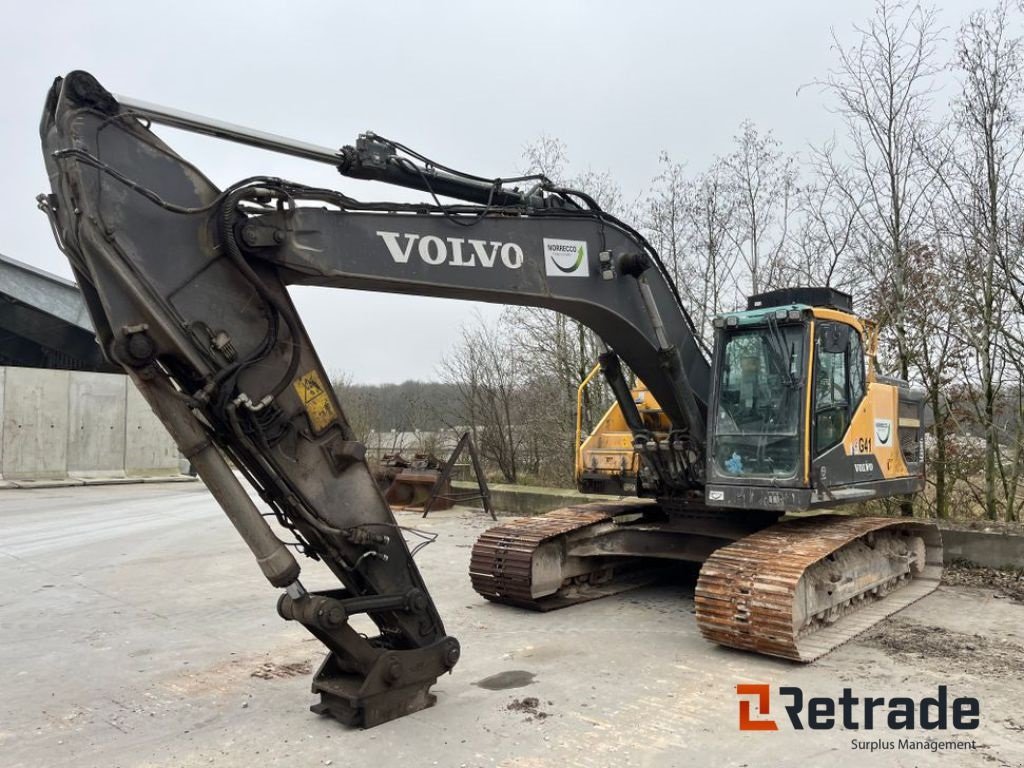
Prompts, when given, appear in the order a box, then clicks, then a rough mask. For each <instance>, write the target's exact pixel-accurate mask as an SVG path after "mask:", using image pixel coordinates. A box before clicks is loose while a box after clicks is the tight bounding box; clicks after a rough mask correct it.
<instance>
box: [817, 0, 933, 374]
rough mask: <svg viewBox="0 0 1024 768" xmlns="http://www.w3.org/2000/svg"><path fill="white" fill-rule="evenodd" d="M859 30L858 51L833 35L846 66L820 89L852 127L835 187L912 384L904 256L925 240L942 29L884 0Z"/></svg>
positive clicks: (924, 14) (923, 11)
mask: <svg viewBox="0 0 1024 768" xmlns="http://www.w3.org/2000/svg"><path fill="white" fill-rule="evenodd" d="M855 29H856V31H857V32H858V33H859V40H858V41H857V42H856V43H854V44H853V45H851V46H844V45H843V44H842V43H841V42H840V40H839V38H838V36H837V35H835V34H833V42H834V49H835V50H836V52H837V55H838V58H839V63H838V65H837V66H836V68H835V69H834V70H833V71H831V72H830V73H829V75H828V77H827V78H826V79H825V80H824V81H823V83H822V84H823V85H824V86H825V87H826V88H827V89H828V90H829V91H830V92H831V93H832V95H833V96H834V97H835V98H836V100H837V102H838V104H837V112H838V114H839V115H840V116H841V117H842V119H843V122H844V124H845V128H846V132H845V145H846V150H847V152H848V153H849V155H848V165H849V171H848V172H843V173H837V174H835V176H834V183H835V184H837V189H838V190H839V191H840V192H841V193H843V194H844V195H845V196H846V197H847V199H848V200H849V201H850V202H851V204H852V203H854V202H856V203H857V205H856V209H857V211H858V216H859V219H860V224H861V225H862V228H863V233H864V251H863V253H862V254H861V257H862V264H863V267H864V269H865V270H866V271H867V273H868V274H869V275H870V277H871V280H872V283H873V288H874V290H873V291H871V292H870V293H869V296H875V297H877V296H878V295H879V293H880V291H881V289H882V288H883V287H885V289H886V290H885V293H886V295H887V301H886V303H884V304H882V303H879V302H875V306H874V310H875V313H876V317H877V320H878V321H879V322H880V324H881V327H882V330H883V332H885V333H886V335H889V336H891V343H892V346H893V348H894V349H893V352H894V357H895V360H894V367H895V368H896V370H897V372H898V373H899V375H900V376H901V377H902V378H904V379H907V378H909V376H910V365H911V358H910V350H909V348H908V343H907V328H906V323H907V319H906V317H907V285H906V284H907V277H908V263H907V262H908V259H907V249H908V247H909V246H910V244H911V243H913V242H920V241H921V238H920V237H919V234H918V232H917V230H918V228H919V227H920V226H921V219H922V217H923V216H924V215H925V214H924V209H925V203H926V201H927V195H928V192H929V190H930V188H931V186H932V183H933V179H934V174H933V173H932V172H931V168H930V166H929V163H928V158H927V157H926V150H925V146H926V145H927V144H928V139H929V138H930V136H929V131H931V130H932V128H931V126H930V125H929V121H928V113H929V109H930V107H931V92H932V88H933V78H934V76H935V75H936V73H937V72H938V71H939V67H938V66H937V64H936V46H937V43H938V41H939V30H938V26H937V22H936V14H935V11H934V10H933V9H931V8H927V7H924V6H921V5H913V6H910V5H907V4H905V3H902V2H898V1H897V2H892V1H891V0H879V1H878V3H877V5H876V6H875V11H874V14H873V16H872V17H871V18H870V19H869V20H868V22H867V24H866V25H865V26H863V27H860V26H858V27H855ZM861 200H862V201H863V203H861V202H860V201H861ZM883 338H884V337H883Z"/></svg>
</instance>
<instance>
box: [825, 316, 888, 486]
mask: <svg viewBox="0 0 1024 768" xmlns="http://www.w3.org/2000/svg"><path fill="white" fill-rule="evenodd" d="M864 394H865V372H864V346H863V342H862V340H861V336H860V332H859V331H858V330H857V329H856V328H855V327H853V326H852V325H848V324H846V323H842V322H838V321H833V320H827V321H819V322H818V323H816V326H815V333H814V370H813V376H812V382H811V391H810V393H809V396H810V398H811V425H810V428H811V435H810V441H809V442H810V453H811V464H812V467H813V470H814V473H815V476H814V477H812V484H815V485H822V484H824V485H843V484H847V483H851V482H857V481H861V480H871V479H876V478H875V477H874V475H875V474H876V473H875V471H874V470H875V467H873V466H872V467H870V468H869V467H867V466H866V465H864V464H863V463H862V464H861V466H860V467H859V469H858V466H857V464H856V462H855V456H854V455H853V454H852V453H851V454H848V453H847V452H846V450H845V446H844V438H845V437H846V434H847V432H848V431H849V429H850V424H851V422H852V421H853V417H854V415H855V414H856V413H857V409H858V408H859V407H860V405H861V403H862V401H863V400H864Z"/></svg>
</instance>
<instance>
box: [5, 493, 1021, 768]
mask: <svg viewBox="0 0 1024 768" xmlns="http://www.w3.org/2000/svg"><path fill="white" fill-rule="evenodd" d="M401 517H402V522H404V523H407V524H415V525H419V524H420V521H419V519H418V517H417V516H415V515H413V514H411V513H402V516H401ZM487 524H488V521H487V520H486V519H485V518H484V517H483V516H482V515H479V514H473V513H470V512H468V511H465V510H452V511H448V512H443V513H434V514H432V515H431V518H430V519H429V520H427V521H425V522H424V523H423V526H424V527H425V528H429V529H431V530H435V531H437V532H438V533H439V534H440V537H439V540H438V542H437V543H436V544H434V545H432V546H430V547H427V548H426V549H425V550H424V551H423V552H421V554H420V555H419V556H418V560H419V562H420V566H421V568H422V569H423V571H424V572H425V574H426V578H427V582H428V584H429V585H430V587H431V589H432V591H433V594H434V598H435V600H436V601H437V603H438V607H439V608H440V611H441V615H442V616H443V617H444V618H445V621H446V624H447V627H448V629H449V631H450V632H451V633H453V634H454V635H456V636H457V637H458V638H459V639H460V640H461V642H462V646H463V657H462V661H461V662H460V664H459V666H458V667H457V668H456V670H455V674H454V675H452V676H450V677H445V678H443V679H442V680H441V681H440V682H439V684H438V685H437V686H436V688H435V691H436V692H437V694H438V697H439V702H438V705H437V706H436V707H434V708H432V709H430V710H426V711H424V712H420V713H417V714H415V715H412V716H410V717H406V718H404V719H402V720H399V721H396V722H392V723H389V724H386V725H384V726H381V727H379V728H376V729H373V730H370V731H354V730H348V729H345V728H344V727H342V726H340V725H338V724H337V723H335V722H333V721H331V720H327V719H321V718H318V717H316V716H314V715H312V714H311V713H309V712H308V711H307V709H306V708H307V706H308V705H309V704H310V703H311V700H312V697H311V695H310V693H309V677H310V671H311V668H312V667H314V666H315V665H316V664H317V662H318V660H319V658H320V655H321V650H320V647H319V645H318V644H317V643H316V642H314V641H312V640H311V639H310V638H309V637H307V636H306V635H305V633H304V632H303V631H302V630H301V629H300V628H299V627H298V626H296V625H294V624H288V623H285V622H284V621H281V620H280V619H278V618H277V616H276V614H275V611H274V603H275V599H276V596H275V594H274V591H273V590H272V589H270V588H269V587H268V586H267V585H266V584H265V583H264V581H263V579H262V577H261V575H260V574H259V571H258V569H257V568H256V566H255V564H254V563H253V562H252V560H251V558H250V556H249V554H248V552H247V551H246V550H245V549H244V547H243V545H242V543H241V541H240V540H239V539H238V538H237V536H236V534H235V533H234V531H233V529H232V528H231V527H230V525H229V524H228V523H227V521H226V520H225V519H223V518H222V517H221V515H220V513H219V511H218V510H217V508H216V506H215V504H214V502H213V501H212V499H211V498H210V496H209V495H208V494H207V493H206V491H205V490H204V489H203V488H202V486H199V485H195V486H180V485H172V486H110V487H93V488H89V487H86V488H60V489H50V490H26V491H23V490H17V491H4V492H2V493H0V583H2V584H3V587H4V589H3V592H2V593H0V670H2V674H3V680H4V685H3V696H2V697H0V765H3V766H5V767H6V768H14V767H15V766H31V767H32V768H36V766H65V765H66V766H76V767H79V766H104V767H106V766H192V765H218V766H220V765H223V766H252V765H259V766H272V765H289V766H316V765H333V766H346V767H348V766H352V767H355V766H391V765H396V766H404V767H407V768H412V767H413V766H421V765H425V766H431V765H438V766H462V765H465V766H506V767H507V768H541V767H542V766H558V767H559V768H561V767H562V766H579V767H587V768H596V767H603V766H626V765H628V766H675V765H689V764H696V765H715V766H725V765H732V766H762V765H765V766H790V765H791V766H797V765H799V766H818V765H830V766H847V765H902V766H918V765H933V764H937V763H939V762H940V761H941V762H942V764H943V765H967V766H999V765H1007V766H1018V765H1021V764H1022V762H1024V713H1022V712H1021V709H1020V708H1021V702H1022V700H1024V696H1022V694H1024V682H1022V680H1021V668H1022V663H1021V660H1022V659H1024V654H1022V651H1024V648H1022V646H1024V624H1022V621H1021V620H1022V619H1024V606H1021V605H1018V604H1014V603H1011V602H1009V601H1008V600H1005V599H996V598H995V597H994V594H993V593H992V592H990V591H987V590H984V589H975V590H972V591H968V590H965V589H963V588H957V589H950V588H945V587H943V588H941V589H940V590H939V591H938V592H937V593H935V594H934V595H932V596H929V597H928V598H926V599H924V600H923V601H921V602H919V603H918V604H916V605H915V606H912V607H911V608H909V609H907V610H906V611H904V612H903V613H901V614H900V615H899V618H898V622H897V623H895V624H893V625H891V627H890V629H889V631H888V632H886V633H883V634H882V635H880V636H877V637H875V639H863V638H862V639H858V640H855V641H854V642H851V643H849V644H847V645H846V646H844V647H843V648H841V649H839V650H838V651H836V652H834V653H833V654H831V655H830V656H828V657H826V658H825V659H824V660H822V661H819V662H818V663H816V664H814V665H811V666H803V667H800V666H795V665H793V664H790V663H784V662H779V661H775V660H770V659H763V658H758V657H755V656H751V655H747V654H743V653H738V652H734V651H729V650H725V649H721V648H717V647H713V646H710V645H708V644H706V643H705V642H704V641H703V640H702V639H701V638H700V636H699V634H698V632H697V629H696V627H695V624H694V619H693V616H692V615H691V611H692V608H693V600H692V597H693V579H692V576H691V577H685V578H681V579H680V580H679V582H678V583H676V584H672V585H664V586H658V587H651V588H646V589H643V590H639V591H636V592H633V593H630V594H625V595H619V596H616V597H612V598H607V599H605V600H601V601H597V602H593V603H589V604H586V605H580V606H575V607H573V608H570V609H567V610H564V611H557V612H554V613H550V614H531V613H526V612H521V611H517V610H514V609H509V608H505V607H501V606H495V605H491V604H488V603H486V602H485V601H484V600H482V599H481V598H479V597H478V596H477V595H476V594H475V593H474V592H473V591H472V590H471V588H470V586H469V582H468V578H467V576H466V567H467V563H468V559H469V549H470V546H471V543H472V541H473V539H474V537H475V535H476V534H477V533H478V532H479V531H480V530H481V529H483V528H484V527H486V526H487ZM320 573H321V574H322V572H320ZM313 574H314V569H312V568H309V569H307V571H306V575H305V577H304V579H305V581H306V583H307V586H310V587H313V588H316V587H318V586H324V585H325V579H323V578H320V579H318V578H317V577H316V576H315V575H313ZM318 581H320V582H321V583H320V584H318V583H317V582H318ZM908 638H909V639H911V642H909V643H908V642H905V641H907V640H908ZM915 638H919V639H922V642H920V643H918V642H917V640H916V639H915ZM503 672H522V673H528V674H521V675H507V676H506V678H512V679H513V680H514V679H515V678H520V680H521V682H526V681H528V680H530V679H531V677H530V676H531V675H532V682H530V683H529V684H528V685H525V686H524V687H519V688H509V689H504V690H489V689H487V688H486V687H481V686H480V685H477V683H479V682H480V681H482V680H485V679H486V678H488V677H489V676H492V675H495V674H498V673H503ZM743 682H762V683H769V684H771V685H772V686H773V687H777V686H779V685H797V686H801V687H802V688H803V689H804V690H805V692H806V694H807V695H808V696H811V695H822V696H826V695H827V696H838V695H839V694H840V693H841V690H842V688H843V687H844V686H848V687H852V688H853V689H854V692H855V694H859V695H874V696H886V697H891V696H899V695H907V696H914V697H922V696H926V695H929V694H934V692H935V690H936V686H937V685H939V684H940V683H944V684H947V685H949V686H950V691H951V693H952V694H953V695H970V696H975V697H977V698H979V699H980V702H981V708H982V712H981V720H982V724H981V727H980V728H979V729H978V730H977V731H974V732H972V733H971V734H970V736H972V737H973V738H974V739H975V740H976V742H977V746H978V748H977V750H975V751H970V752H948V753H945V754H936V753H932V752H927V751H906V750H892V751H883V752H875V753H873V754H869V753H865V752H863V751H857V750H854V749H852V747H851V739H852V738H858V739H895V738H898V737H899V736H900V735H901V734H900V733H893V732H887V731H878V730H876V731H874V732H873V733H870V734H868V733H867V732H865V731H842V730H836V731H806V730H805V731H800V732H797V731H793V730H792V729H791V728H790V727H789V726H788V725H787V724H783V725H781V726H780V730H779V731H777V732H774V733H764V732H760V733H758V732H755V733H749V732H739V731H738V729H737V700H736V695H735V686H736V684H737V683H743ZM527 697H535V698H536V699H537V700H538V702H537V706H536V710H537V711H538V712H543V713H546V715H547V716H546V717H544V716H541V715H539V714H534V713H533V712H532V711H517V710H516V709H509V706H510V705H513V706H515V705H517V704H519V705H521V702H522V700H523V699H524V698H527ZM527 710H530V708H529V707H527ZM776 710H777V706H776ZM773 711H774V710H773ZM776 713H777V714H781V713H778V712H776ZM935 734H936V732H934V731H932V732H925V731H918V732H916V733H915V734H911V735H912V737H914V738H917V739H924V738H926V737H928V736H929V735H931V736H934V735H935ZM944 738H958V739H960V740H964V739H965V736H964V735H959V736H952V737H950V736H945V737H944Z"/></svg>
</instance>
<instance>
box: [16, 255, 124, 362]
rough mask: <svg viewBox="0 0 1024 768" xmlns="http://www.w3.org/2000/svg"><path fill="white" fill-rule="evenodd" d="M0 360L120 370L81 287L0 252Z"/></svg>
mask: <svg viewBox="0 0 1024 768" xmlns="http://www.w3.org/2000/svg"><path fill="white" fill-rule="evenodd" d="M0 365H17V366H23V367H27V368H59V369H66V370H75V371H102V372H115V371H116V370H117V369H115V368H114V367H113V366H111V365H110V364H109V363H108V362H107V361H106V360H105V359H104V358H103V354H102V352H101V351H100V348H99V345H97V344H96V338H95V333H94V332H93V328H92V323H91V322H90V320H89V313H88V312H87V311H86V308H85V300H84V299H83V298H82V294H81V292H80V291H79V290H78V286H77V285H75V284H74V283H73V282H71V281H70V280H65V279H64V278H62V277H58V276H57V275H53V274H50V273H49V272H44V271H43V270H41V269H37V268H36V267H32V266H29V265H28V264H23V263H22V262H20V261H17V260H16V259H12V258H10V257H8V256H4V255H3V254H0Z"/></svg>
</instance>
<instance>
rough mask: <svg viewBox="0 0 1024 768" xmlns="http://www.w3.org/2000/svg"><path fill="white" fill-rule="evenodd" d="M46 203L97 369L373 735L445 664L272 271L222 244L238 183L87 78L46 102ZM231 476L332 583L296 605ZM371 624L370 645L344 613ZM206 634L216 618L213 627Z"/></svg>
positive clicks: (355, 446)
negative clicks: (80, 297)
mask: <svg viewBox="0 0 1024 768" xmlns="http://www.w3.org/2000/svg"><path fill="white" fill-rule="evenodd" d="M41 133H42V140H43V144H44V148H45V155H46V162H47V168H48V172H49V175H50V180H51V184H52V190H53V191H52V194H50V195H46V196H41V200H40V204H41V206H42V207H44V209H46V210H48V211H49V213H50V215H51V222H52V224H53V226H54V232H55V235H56V236H57V239H58V242H59V244H60V245H61V247H62V249H63V250H64V252H65V254H66V255H67V257H68V258H69V260H70V262H71V265H72V268H73V270H74V273H75V276H76V278H77V281H78V284H79V286H80V287H81V289H82V292H83V294H84V296H85V299H86V302H87V305H88V308H89V312H90V315H91V316H92V319H93V322H94V325H95V328H96V333H97V337H98V341H99V342H100V344H101V346H102V347H103V350H104V353H105V354H106V355H107V357H108V358H109V359H110V360H111V361H112V362H114V363H115V364H117V365H119V366H120V367H121V368H123V369H124V371H125V372H126V373H127V374H128V375H129V376H130V377H131V378H132V379H133V381H134V382H135V384H136V385H137V386H138V388H139V390H140V391H141V392H142V394H143V395H144V396H145V398H146V400H147V401H148V402H149V404H150V406H151V407H152V408H153V410H154V411H155V412H156V413H157V415H158V416H159V417H160V418H161V420H162V422H163V423H164V425H165V426H166V427H167V429H168V431H169V432H170V434H171V435H172V437H173V438H174V439H175V441H176V442H177V444H178V446H179V447H180V449H181V450H182V452H183V453H184V455H185V456H186V457H187V458H188V459H189V460H190V461H191V462H192V464H193V466H194V467H195V468H196V470H197V471H198V473H199V475H200V476H201V477H202V478H203V480H204V481H205V482H206V484H207V485H208V486H209V488H210V490H211V492H212V493H213V495H214V496H215V498H216V499H217V501H218V502H219V503H220V505H221V506H222V507H223V509H224V511H225V513H226V514H227V516H228V517H229V519H230V520H231V522H232V523H233V524H234V525H235V527H236V528H237V529H238V532H239V533H240V534H241V536H242V537H243V539H244V540H245V542H246V544H248V546H249V548H250V549H251V550H252V552H253V554H254V555H255V557H256V559H257V562H258V563H259V566H260V568H261V569H262V571H263V573H264V575H265V576H266V578H267V580H268V581H270V583H271V584H272V585H274V586H275V587H278V588H280V589H282V590H283V592H282V594H281V597H280V600H279V602H278V612H279V613H280V614H281V616H282V617H284V618H286V619H289V620H294V621H297V622H299V623H301V624H302V625H303V626H305V627H306V628H307V629H308V630H309V631H310V632H311V633H312V634H313V635H315V636H316V637H317V638H318V639H319V640H320V641H321V642H323V643H324V645H325V646H327V648H328V649H329V650H330V653H329V655H328V657H327V659H326V661H325V662H324V663H323V665H322V666H321V668H320V670H319V671H318V672H317V674H316V677H315V679H314V683H313V690H314V692H316V693H319V694H320V696H321V701H320V703H319V704H317V705H316V706H315V707H314V709H315V711H318V712H322V713H325V714H330V715H332V716H334V717H336V718H338V719H339V720H342V721H344V722H347V723H351V724H357V725H365V726H372V725H376V724H378V723H380V722H384V721H386V720H389V719H392V718H395V717H399V716H401V715H403V714H407V713H409V712H412V711H416V710H417V709H421V708H423V707H425V706H429V705H430V704H431V703H433V696H432V695H431V694H430V693H429V688H430V686H431V685H432V684H433V683H434V682H435V680H436V679H437V677H438V676H439V675H441V674H442V673H444V672H447V671H449V670H451V669H452V667H454V666H455V663H456V662H457V661H458V658H459V644H458V642H457V641H456V640H455V638H453V637H450V636H448V635H447V634H446V633H445V629H444V625H443V623H442V621H441V618H440V616H439V615H438V612H437V609H436V608H435V606H434V604H433V602H432V601H431V599H430V596H429V594H428V592H427V588H426V586H425V585H424V583H423V579H422V577H421V576H420V574H419V571H418V570H417V568H416V565H415V564H414V562H413V560H412V558H411V556H410V552H409V548H408V546H407V544H406V541H405V539H404V537H403V531H402V530H400V528H399V526H398V525H397V524H396V522H395V519H394V517H393V515H392V513H391V510H390V509H389V508H388V505H387V504H386V503H385V501H384V499H383V498H382V497H381V495H380V492H379V491H378V489H377V486H376V483H375V482H374V479H373V477H372V476H371V474H370V471H369V469H368V467H367V465H366V461H365V458H364V452H365V449H364V447H363V446H362V445H361V444H360V443H358V442H356V441H355V439H354V437H353V434H352V431H351V429H350V427H349V425H348V422H347V421H346V419H345V416H344V413H343V411H342V409H341V406H340V404H339V403H338V402H337V400H336V398H335V395H334V393H333V391H332V389H331V387H330V382H329V379H328V377H327V375H326V373H325V371H324V369H323V366H322V365H321V363H320V361H319V359H318V358H317V356H316V353H315V352H314V350H313V347H312V345H311V344H310V341H309V338H308V336H307V335H306V332H305V330H304V329H303V326H302V324H301V322H300V321H299V319H298V316H297V314H296V312H295V308H294V306H293V305H292V302H291V300H290V298H289V296H288V293H287V290H286V288H285V283H284V281H283V280H282V277H281V273H280V271H279V270H278V269H277V268H276V267H273V266H272V265H269V264H266V263H261V262H258V261H256V262H252V263H250V261H249V260H247V259H246V258H245V257H244V256H243V255H242V254H241V252H240V251H239V250H238V247H237V245H236V243H235V239H234V230H233V224H234V219H235V217H236V216H237V215H238V214H237V212H236V210H235V206H236V205H238V203H239V201H240V200H241V199H242V197H243V196H244V195H243V194H242V192H241V190H246V191H247V190H248V187H240V188H237V189H234V190H228V191H225V192H221V191H219V190H218V189H216V188H215V187H214V186H213V184H212V183H211V182H210V181H209V180H208V179H206V178H205V177H204V176H203V175H202V174H201V173H200V172H199V171H197V170H196V169H195V168H194V167H192V166H191V165H189V164H188V163H187V162H185V161H184V160H182V159H181V158H180V157H178V156H177V155H176V154H175V153H174V152H173V151H172V150H170V149H169V148H168V147H167V146H166V145H165V144H164V143H163V142H161V141H160V140H159V139H158V138H157V137H156V136H155V135H154V134H153V133H151V132H150V131H149V130H148V129H147V128H146V127H144V126H143V124H142V123H140V122H139V120H138V119H136V118H135V117H132V116H126V115H122V113H121V111H120V108H119V106H118V104H117V103H116V101H114V100H113V99H112V98H111V97H110V94H108V93H107V92H106V91H104V90H103V89H102V88H100V87H99V85H98V84H97V83H96V82H95V80H93V79H92V78H91V77H90V76H88V75H85V74H84V73H74V74H72V75H71V76H69V77H68V78H66V79H63V80H58V81H57V82H56V83H55V85H54V87H53V89H52V90H51V92H50V95H49V98H48V100H47V104H46V109H45V113H44V116H43V121H42V125H41ZM229 461H230V462H231V464H233V465H234V467H235V468H237V469H238V470H239V471H240V472H241V474H242V475H244V477H245V478H246V479H247V480H248V481H249V483H250V484H251V486H252V487H253V488H255V490H256V492H257V493H258V494H259V496H260V497H261V498H262V500H263V502H265V504H266V506H267V507H268V508H269V510H270V514H272V516H274V517H276V518H277V520H278V521H279V522H280V523H281V524H282V525H283V527H284V528H286V529H287V530H288V532H289V536H290V537H292V538H294V539H295V545H296V547H297V548H298V549H299V550H301V551H302V552H304V553H305V554H306V555H309V556H311V557H313V558H314V559H318V560H321V561H323V563H324V564H325V565H326V566H327V567H328V568H329V569H330V570H331V571H332V572H333V573H334V575H335V576H336V577H337V579H338V581H340V582H341V585H342V586H340V587H339V588H336V589H331V590H327V591H324V592H308V591H307V590H306V589H305V588H304V587H303V585H302V583H301V581H300V580H299V575H300V568H299V564H298V562H297V560H296V558H295V557H294V556H293V554H292V553H291V551H289V549H288V548H287V547H286V546H285V544H284V543H283V542H282V541H281V540H280V539H279V538H278V536H277V535H276V534H275V532H274V530H273V529H272V528H271V527H270V526H269V525H268V523H267V520H266V519H265V518H264V513H263V512H261V509H260V508H259V507H257V506H256V504H255V503H254V501H253V500H252V499H251V498H250V496H249V494H248V493H247V492H246V490H245V489H244V488H243V486H242V484H241V483H240V482H239V479H238V478H237V476H236V474H235V473H234V472H233V471H232V469H231V465H230V464H229V463H228V462H229ZM360 613H365V614H367V615H368V616H369V618H370V619H372V621H373V622H374V624H375V625H376V626H377V628H378V630H379V632H378V634H377V635H375V636H373V637H369V638H368V637H365V636H364V635H363V634H360V633H359V632H357V631H356V629H355V628H353V627H352V626H351V623H350V617H352V616H354V615H356V614H360ZM211 620H212V621H214V622H215V621H216V618H215V617H214V618H213V619H211Z"/></svg>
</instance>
